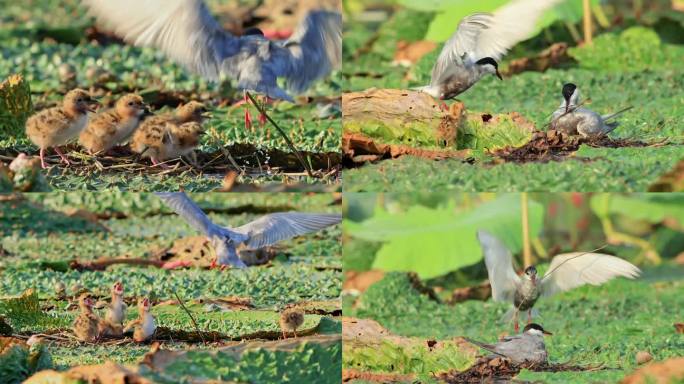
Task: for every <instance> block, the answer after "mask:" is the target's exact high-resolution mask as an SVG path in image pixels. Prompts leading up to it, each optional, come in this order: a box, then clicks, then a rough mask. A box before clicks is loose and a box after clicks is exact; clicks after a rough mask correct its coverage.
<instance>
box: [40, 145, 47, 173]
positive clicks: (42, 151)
mask: <svg viewBox="0 0 684 384" xmlns="http://www.w3.org/2000/svg"><path fill="white" fill-rule="evenodd" d="M40 166H41V167H42V168H43V169H45V168H47V167H48V166H47V164H45V149H44V148H41V149H40Z"/></svg>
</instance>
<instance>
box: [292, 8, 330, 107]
mask: <svg viewBox="0 0 684 384" xmlns="http://www.w3.org/2000/svg"><path fill="white" fill-rule="evenodd" d="M284 47H285V48H286V49H287V51H288V54H289V57H288V59H289V60H288V62H287V63H284V64H286V65H285V66H284V67H283V68H281V70H282V71H283V72H282V73H279V76H282V77H284V78H285V79H287V87H288V89H289V90H290V91H292V92H294V93H301V92H303V91H304V90H306V89H307V88H308V87H309V85H310V84H311V83H312V82H313V81H315V80H318V79H320V78H322V77H325V76H327V75H328V74H329V73H330V72H331V71H332V70H333V69H335V68H339V67H340V66H341V64H342V16H341V15H340V14H339V13H337V12H331V11H311V12H309V13H308V14H307V16H306V17H305V18H304V20H303V21H302V22H301V23H300V24H299V26H298V27H297V29H296V30H295V31H294V33H293V34H292V36H291V37H290V38H289V39H288V40H287V41H286V42H285V45H284Z"/></svg>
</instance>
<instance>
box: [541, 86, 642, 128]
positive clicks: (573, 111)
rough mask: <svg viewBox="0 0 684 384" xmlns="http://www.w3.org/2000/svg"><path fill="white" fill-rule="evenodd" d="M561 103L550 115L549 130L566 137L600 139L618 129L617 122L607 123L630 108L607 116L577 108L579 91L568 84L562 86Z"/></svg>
mask: <svg viewBox="0 0 684 384" xmlns="http://www.w3.org/2000/svg"><path fill="white" fill-rule="evenodd" d="M561 93H562V95H563V101H562V102H561V104H560V106H558V109H556V110H555V111H554V112H553V114H552V115H551V125H550V126H551V129H554V130H557V131H560V132H563V133H566V134H568V135H577V134H579V135H581V136H583V137H601V136H605V135H607V134H608V133H610V132H612V131H613V130H614V129H615V128H617V127H618V125H619V123H618V122H610V123H609V122H607V121H608V120H610V119H613V118H615V117H617V116H619V115H621V114H622V113H624V112H625V111H628V110H630V109H631V108H632V107H629V108H625V109H623V110H621V111H619V112H616V113H612V114H609V115H603V116H602V115H599V114H598V113H596V112H594V111H592V110H591V109H587V108H583V107H580V106H579V104H580V103H579V99H580V91H579V88H577V86H576V85H575V84H572V83H568V84H565V85H564V86H563V90H562V92H561Z"/></svg>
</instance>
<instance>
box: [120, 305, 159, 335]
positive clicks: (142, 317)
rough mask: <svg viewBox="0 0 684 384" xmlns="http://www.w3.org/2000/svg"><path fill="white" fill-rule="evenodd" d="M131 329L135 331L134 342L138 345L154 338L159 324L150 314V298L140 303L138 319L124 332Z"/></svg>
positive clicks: (128, 325) (127, 326)
mask: <svg viewBox="0 0 684 384" xmlns="http://www.w3.org/2000/svg"><path fill="white" fill-rule="evenodd" d="M131 328H133V329H134V331H133V340H135V341H136V342H138V343H142V342H144V341H147V340H149V339H150V338H151V337H152V336H154V332H155V331H156V330H157V324H156V322H155V320H154V316H152V314H151V313H150V300H149V299H148V298H146V297H145V298H143V299H141V300H140V301H138V318H137V319H135V320H133V321H131V322H130V323H128V324H127V325H126V328H124V332H128V331H129V330H130V329H131Z"/></svg>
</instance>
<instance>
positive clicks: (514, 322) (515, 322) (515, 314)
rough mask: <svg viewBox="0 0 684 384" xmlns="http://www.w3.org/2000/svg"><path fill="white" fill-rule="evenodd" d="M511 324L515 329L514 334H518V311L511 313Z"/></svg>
mask: <svg viewBox="0 0 684 384" xmlns="http://www.w3.org/2000/svg"><path fill="white" fill-rule="evenodd" d="M513 324H514V327H515V333H518V331H520V325H518V310H517V309H516V310H515V312H513Z"/></svg>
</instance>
